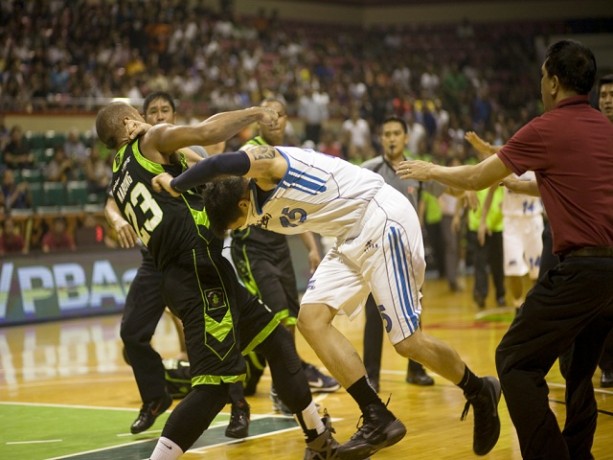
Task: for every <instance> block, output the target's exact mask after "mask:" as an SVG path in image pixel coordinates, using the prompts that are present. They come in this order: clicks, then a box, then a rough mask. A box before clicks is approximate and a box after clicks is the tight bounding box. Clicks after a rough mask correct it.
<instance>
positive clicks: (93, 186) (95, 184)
mask: <svg viewBox="0 0 613 460" xmlns="http://www.w3.org/2000/svg"><path fill="white" fill-rule="evenodd" d="M84 169H85V179H86V180H87V191H88V192H89V193H90V194H95V195H98V196H100V197H104V196H105V193H106V189H107V187H108V185H109V182H110V180H111V176H112V175H113V171H112V169H111V166H110V165H109V163H108V162H107V161H105V160H103V159H102V158H101V157H100V151H99V149H98V146H97V145H96V146H94V147H93V148H92V149H91V151H90V153H89V157H88V158H87V161H86V162H85V167H84ZM99 201H100V202H103V201H104V199H103V198H100V200H99Z"/></svg>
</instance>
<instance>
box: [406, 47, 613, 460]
mask: <svg viewBox="0 0 613 460" xmlns="http://www.w3.org/2000/svg"><path fill="white" fill-rule="evenodd" d="M541 76H542V77H541V98H542V102H543V106H544V108H545V113H544V114H543V115H541V116H540V117H536V118H535V119H533V120H532V121H530V122H529V123H528V124H526V125H525V126H524V127H523V128H521V129H520V130H519V131H518V132H517V133H515V135H513V137H512V138H511V139H510V140H509V142H507V144H505V145H504V146H502V147H501V148H500V149H499V151H498V152H497V154H496V155H492V156H491V157H489V158H487V159H485V160H483V161H482V162H481V163H479V164H477V165H474V166H460V167H456V168H445V167H441V166H438V165H433V164H430V163H425V162H405V163H404V164H401V165H400V167H399V175H400V177H404V178H414V179H421V180H424V179H434V180H438V181H440V182H443V183H445V184H447V185H450V186H454V187H458V188H466V189H482V188H484V187H487V186H490V185H492V184H495V183H498V182H500V181H501V180H502V179H504V178H505V177H506V176H508V175H509V174H510V173H511V172H514V173H515V174H517V175H521V174H523V173H524V172H525V171H528V170H530V171H534V172H535V173H536V179H537V184H538V187H539V191H540V194H541V197H542V199H543V204H544V207H545V209H546V211H547V215H548V217H549V222H550V224H551V229H552V235H553V252H554V253H555V254H557V255H558V256H559V257H560V260H561V262H560V263H559V264H558V265H556V266H555V267H554V268H553V269H551V270H549V271H548V272H547V273H546V274H545V276H543V277H541V278H540V279H539V280H538V282H537V283H536V285H535V286H534V288H533V289H532V290H531V291H530V292H529V293H528V295H527V296H526V301H525V302H524V304H523V305H522V306H521V308H520V310H519V313H518V315H517V316H516V317H515V319H514V320H513V323H512V324H511V327H510V328H509V330H508V331H507V333H506V334H505V335H504V337H503V338H502V341H501V342H500V344H499V345H498V348H497V350H496V368H497V370H498V375H499V377H500V382H501V384H502V389H503V393H504V396H505V399H506V402H507V407H508V409H509V414H510V416H511V420H512V421H513V424H514V425H515V429H516V431H517V436H518V438H519V444H520V448H521V453H522V456H523V457H524V458H533V459H536V458H539V459H551V460H553V459H556V460H570V459H590V458H593V456H592V454H591V446H592V444H593V440H594V434H595V431H596V422H597V406H596V400H595V397H594V387H593V385H592V377H593V375H594V371H595V370H596V367H597V365H598V361H599V359H600V355H601V353H602V350H603V348H604V344H605V340H606V338H607V335H608V334H609V333H610V331H611V329H612V328H613V161H611V152H613V124H611V123H610V122H609V120H607V118H606V117H605V116H604V115H603V114H602V113H600V112H598V111H597V110H595V109H593V108H592V107H591V106H590V105H589V100H588V94H589V92H590V91H591V89H592V86H593V85H594V80H595V76H596V60H595V58H594V55H593V53H592V52H591V51H590V50H589V49H588V48H586V47H585V46H583V45H582V44H581V43H579V42H576V41H573V40H561V41H558V42H556V43H553V44H552V45H551V46H550V47H549V48H548V49H547V53H546V56H545V62H544V63H543V65H542V67H541ZM571 345H574V347H573V349H572V352H571V357H570V361H569V366H568V372H567V377H566V420H565V423H564V428H563V430H561V429H560V426H559V424H558V421H557V420H556V417H555V414H554V413H553V412H552V410H551V408H550V407H549V401H548V397H547V396H548V393H549V390H548V387H547V383H546V381H545V377H546V375H547V373H548V371H549V370H550V369H551V367H552V366H553V364H554V363H555V361H556V359H557V358H558V356H559V355H560V354H561V353H562V352H564V351H565V350H567V349H568V348H569V347H570V346H571Z"/></svg>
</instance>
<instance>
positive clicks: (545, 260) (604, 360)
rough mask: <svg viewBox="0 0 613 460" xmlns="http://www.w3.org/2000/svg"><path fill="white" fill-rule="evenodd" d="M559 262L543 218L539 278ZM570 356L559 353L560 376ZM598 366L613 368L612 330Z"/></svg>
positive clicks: (549, 231)
mask: <svg viewBox="0 0 613 460" xmlns="http://www.w3.org/2000/svg"><path fill="white" fill-rule="evenodd" d="M558 262H559V259H558V257H557V256H556V255H554V254H553V240H552V236H551V227H550V226H549V221H548V220H547V219H545V227H544V228H543V254H542V256H541V265H540V268H539V278H540V277H542V276H543V275H544V274H545V273H547V272H548V271H549V270H550V269H551V268H553V267H555V266H556V265H557V264H558ZM570 357H571V350H570V349H569V350H566V351H565V352H564V353H562V354H561V355H560V372H561V373H562V376H563V377H564V378H566V374H567V371H568V366H569V362H570ZM598 367H600V369H601V370H603V371H607V370H613V331H611V333H610V334H609V336H608V337H607V340H606V341H605V345H604V350H602V356H601V357H600V362H599V363H598Z"/></svg>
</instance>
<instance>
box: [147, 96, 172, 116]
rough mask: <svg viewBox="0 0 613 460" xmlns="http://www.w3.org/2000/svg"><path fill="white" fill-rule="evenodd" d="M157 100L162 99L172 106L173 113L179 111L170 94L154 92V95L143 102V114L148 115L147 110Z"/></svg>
mask: <svg viewBox="0 0 613 460" xmlns="http://www.w3.org/2000/svg"><path fill="white" fill-rule="evenodd" d="M156 99H162V100H164V101H166V102H168V104H170V107H172V111H173V112H176V111H177V108H176V106H175V101H174V99H173V98H172V96H171V95H170V94H169V93H167V92H166V91H154V92H153V93H150V94H148V95H147V97H146V98H145V100H144V101H143V113H147V109H148V108H149V106H150V105H151V103H152V102H153V101H155V100H156Z"/></svg>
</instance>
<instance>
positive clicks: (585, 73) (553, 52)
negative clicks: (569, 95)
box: [545, 40, 597, 95]
mask: <svg viewBox="0 0 613 460" xmlns="http://www.w3.org/2000/svg"><path fill="white" fill-rule="evenodd" d="M545 69H546V70H547V74H548V75H549V76H550V77H553V76H554V75H555V76H557V77H558V79H559V80H560V84H561V85H562V86H563V87H564V88H565V89H568V90H572V91H574V92H576V93H577V94H581V95H585V94H589V92H590V91H591V89H592V87H593V86H594V81H595V79H596V70H597V68H596V58H595V57H594V54H593V53H592V51H591V50H590V49H589V48H587V47H586V46H584V45H582V44H581V43H580V42H578V41H575V40H560V41H558V42H556V43H553V44H552V45H550V46H549V48H548V49H547V53H546V55H545Z"/></svg>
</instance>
